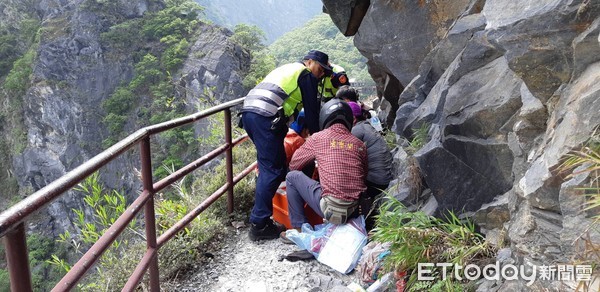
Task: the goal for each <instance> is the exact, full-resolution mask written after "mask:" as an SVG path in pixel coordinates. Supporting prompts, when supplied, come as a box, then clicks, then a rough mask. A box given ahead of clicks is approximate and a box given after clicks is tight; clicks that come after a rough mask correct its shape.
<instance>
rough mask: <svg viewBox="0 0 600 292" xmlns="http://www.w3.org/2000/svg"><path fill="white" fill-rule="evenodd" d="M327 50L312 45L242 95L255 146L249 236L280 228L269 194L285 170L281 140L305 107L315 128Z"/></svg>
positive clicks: (244, 118)
mask: <svg viewBox="0 0 600 292" xmlns="http://www.w3.org/2000/svg"><path fill="white" fill-rule="evenodd" d="M328 62H329V56H327V54H325V53H323V52H320V51H317V50H311V51H309V52H308V54H306V56H304V58H303V60H302V61H301V62H297V63H291V64H286V65H283V66H281V67H278V68H276V69H275V70H273V71H272V72H271V73H269V74H268V75H267V76H266V77H265V79H264V80H263V81H262V82H261V83H259V84H258V85H257V86H256V87H254V88H253V89H252V90H250V92H249V93H248V95H247V96H246V98H245V100H244V106H243V108H242V123H243V127H244V129H245V130H246V132H247V133H248V136H249V137H250V139H252V142H253V143H254V145H255V146H256V155H257V161H258V171H259V174H258V179H257V181H256V191H255V198H254V207H253V208H252V213H251V214H250V223H251V227H250V232H249V237H250V239H251V240H253V241H257V240H261V239H275V238H277V237H278V236H279V233H280V232H281V230H282V228H281V227H278V226H277V225H275V223H274V222H273V221H272V220H271V219H270V217H271V215H273V204H272V200H273V196H274V195H275V191H276V190H277V187H278V186H279V184H280V183H281V182H282V181H283V180H284V179H285V175H286V172H287V167H286V156H285V150H284V145H283V144H284V143H283V140H284V138H285V135H286V133H287V131H288V127H287V123H288V121H289V119H290V117H293V116H294V115H296V114H297V113H298V112H299V111H300V110H301V109H302V108H304V111H305V115H306V119H305V122H306V124H305V126H306V127H308V130H309V132H310V133H311V134H313V133H315V132H317V131H319V110H320V104H319V101H318V99H317V85H318V82H319V79H320V78H322V77H323V75H324V74H325V71H326V70H331V67H330V66H328Z"/></svg>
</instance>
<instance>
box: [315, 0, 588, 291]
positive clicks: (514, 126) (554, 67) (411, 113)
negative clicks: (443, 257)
mask: <svg viewBox="0 0 600 292" xmlns="http://www.w3.org/2000/svg"><path fill="white" fill-rule="evenodd" d="M324 3H325V5H327V1H324ZM327 8H328V12H329V13H330V14H331V15H332V18H333V19H338V22H339V18H340V17H344V16H343V15H345V14H347V13H346V11H347V9H348V7H345V10H344V11H340V13H337V11H336V10H335V9H336V6H333V5H332V6H331V7H327ZM338 9H341V8H338ZM599 23H600V2H598V1H584V0H579V1H568V0H542V1H538V0H535V1H534V0H531V1H510V0H487V1H475V0H473V1H470V2H469V1H418V3H417V2H415V1H402V0H400V1H371V5H370V7H369V10H368V11H367V13H366V15H365V18H364V19H363V21H362V23H361V26H360V28H359V30H358V33H357V34H356V36H355V39H354V43H355V45H356V46H357V48H358V49H359V51H360V52H361V53H362V54H363V55H365V56H366V57H367V58H368V59H369V62H368V64H369V71H370V72H371V74H372V75H373V78H374V79H375V81H376V82H377V83H378V84H377V86H378V89H379V94H380V97H381V98H384V99H385V100H387V102H389V103H390V104H391V107H392V109H393V110H392V111H390V112H389V114H388V116H387V122H386V124H387V125H389V126H390V128H391V129H392V130H393V131H394V132H395V133H396V134H398V135H400V136H405V137H407V138H410V136H411V135H412V133H413V132H414V130H415V129H416V128H418V127H419V126H421V125H422V124H424V123H427V124H428V125H430V129H429V135H428V143H427V144H426V145H425V146H424V147H423V148H422V149H421V150H420V151H418V152H417V153H416V154H415V158H416V159H417V161H418V165H419V167H420V169H421V173H422V175H423V177H424V181H425V183H426V186H427V187H428V188H429V189H430V190H431V191H432V194H433V196H434V197H435V199H436V201H437V202H438V204H439V207H438V212H443V211H444V210H448V209H450V210H454V211H458V212H466V213H467V214H471V215H474V216H475V217H474V218H475V220H476V221H477V223H478V224H479V225H480V226H481V228H482V230H483V231H484V232H485V233H486V234H488V237H489V239H490V240H492V241H493V242H495V243H499V242H503V241H506V242H508V243H509V245H510V247H511V249H512V250H513V251H514V252H513V253H512V254H513V255H518V256H515V257H516V258H518V259H519V261H520V262H530V263H534V264H542V263H543V264H553V263H558V262H561V261H562V262H565V261H567V260H568V259H570V258H571V257H572V256H574V255H575V254H577V253H578V252H581V251H582V250H581V248H580V246H578V245H576V244H575V245H574V244H573V242H574V240H575V239H576V238H577V237H578V236H579V235H581V234H582V233H583V232H585V231H586V228H587V227H588V226H589V223H590V217H591V216H592V215H594V213H593V212H591V211H587V212H585V211H583V202H584V198H583V196H582V195H581V191H577V190H576V186H580V185H582V184H584V183H586V182H587V180H589V178H588V177H587V176H586V175H579V176H576V177H574V178H568V177H566V175H567V174H568V173H567V174H565V173H559V171H558V170H557V168H558V167H559V166H560V164H561V161H562V160H563V159H564V158H565V155H567V153H569V152H570V151H571V150H575V149H578V148H580V147H582V145H584V143H585V142H586V140H587V139H588V138H589V137H590V136H591V135H592V133H593V132H594V129H595V128H597V127H598V126H599V125H600V85H598V84H600V82H599V81H600V62H598V61H599V58H600V57H599V56H600V54H599V53H598V51H599V50H600V43H599V33H600V31H599V28H598V25H599ZM398 173H402V170H401V169H399V170H398ZM596 212H597V210H596ZM593 232H594V231H592V237H593V236H597V238H598V237H600V236H598V234H595V233H593ZM507 285H508V284H507ZM540 285H542V284H540ZM560 285H563V284H557V283H550V284H548V283H546V284H543V285H542V286H539V287H538V288H549V289H550V288H558V289H562V288H565V287H562V286H560ZM564 285H568V284H564ZM503 287H504V288H510V287H509V286H503ZM496 288H498V287H496ZM571 288H572V287H571Z"/></svg>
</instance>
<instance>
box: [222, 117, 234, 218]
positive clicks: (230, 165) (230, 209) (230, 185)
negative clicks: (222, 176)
mask: <svg viewBox="0 0 600 292" xmlns="http://www.w3.org/2000/svg"><path fill="white" fill-rule="evenodd" d="M224 111H225V144H227V151H226V152H225V157H226V162H227V185H228V187H227V212H228V213H229V214H231V213H233V187H234V185H233V150H232V149H233V144H232V143H231V109H230V108H227V109H225V110H224Z"/></svg>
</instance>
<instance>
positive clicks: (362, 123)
mask: <svg viewBox="0 0 600 292" xmlns="http://www.w3.org/2000/svg"><path fill="white" fill-rule="evenodd" d="M348 105H349V106H350V108H352V114H353V115H354V126H353V127H352V135H354V136H355V137H356V138H358V139H360V140H361V141H363V142H365V145H366V146H367V156H368V161H369V172H368V173H367V179H366V185H367V191H366V193H365V194H364V196H361V200H360V207H361V214H363V215H365V217H366V218H365V219H366V220H365V222H366V227H367V230H371V229H372V227H373V225H374V223H375V221H374V215H375V214H374V213H373V212H372V211H375V212H376V211H377V210H376V208H375V209H374V208H372V206H373V202H374V201H375V197H376V196H377V195H379V194H380V193H381V192H382V191H383V190H385V189H387V187H388V185H389V184H390V182H391V181H392V179H393V175H392V153H391V152H390V149H389V148H388V146H387V143H386V141H385V139H384V138H383V136H381V134H379V132H378V131H377V130H375V128H374V127H373V126H372V125H371V124H370V123H369V122H368V121H367V120H366V117H365V114H364V110H363V109H362V108H361V106H360V105H359V104H358V103H355V102H348Z"/></svg>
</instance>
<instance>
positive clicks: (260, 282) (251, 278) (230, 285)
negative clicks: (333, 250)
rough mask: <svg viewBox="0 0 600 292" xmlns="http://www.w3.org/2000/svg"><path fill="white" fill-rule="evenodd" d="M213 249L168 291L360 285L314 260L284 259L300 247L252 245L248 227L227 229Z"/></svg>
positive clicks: (277, 243) (313, 290)
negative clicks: (292, 260)
mask: <svg viewBox="0 0 600 292" xmlns="http://www.w3.org/2000/svg"><path fill="white" fill-rule="evenodd" d="M210 246H211V247H209V248H208V250H207V251H206V252H205V253H204V257H203V258H202V260H201V261H200V262H199V263H198V264H197V265H196V267H195V269H194V270H192V271H189V272H188V273H187V274H185V275H182V276H180V277H179V279H178V281H177V283H172V284H170V285H169V287H166V289H167V290H168V291H311V292H317V291H349V289H347V288H346V286H347V285H349V284H350V283H352V282H355V283H357V284H358V283H359V280H358V279H356V276H354V274H355V273H354V272H352V273H351V274H350V275H344V274H342V273H339V272H337V271H335V270H333V269H331V268H329V267H327V266H325V265H323V264H321V263H319V262H318V261H317V260H314V259H313V260H310V261H297V262H290V261H288V260H280V257H281V256H284V255H287V254H289V253H291V252H294V251H297V250H299V248H298V247H297V246H295V245H287V244H283V243H282V242H280V241H279V240H267V241H260V242H258V243H256V242H252V241H250V239H249V238H248V227H244V228H241V229H235V228H233V227H230V228H227V232H226V233H225V234H223V235H220V236H218V237H217V238H215V239H214V241H213V244H212V245H210Z"/></svg>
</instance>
